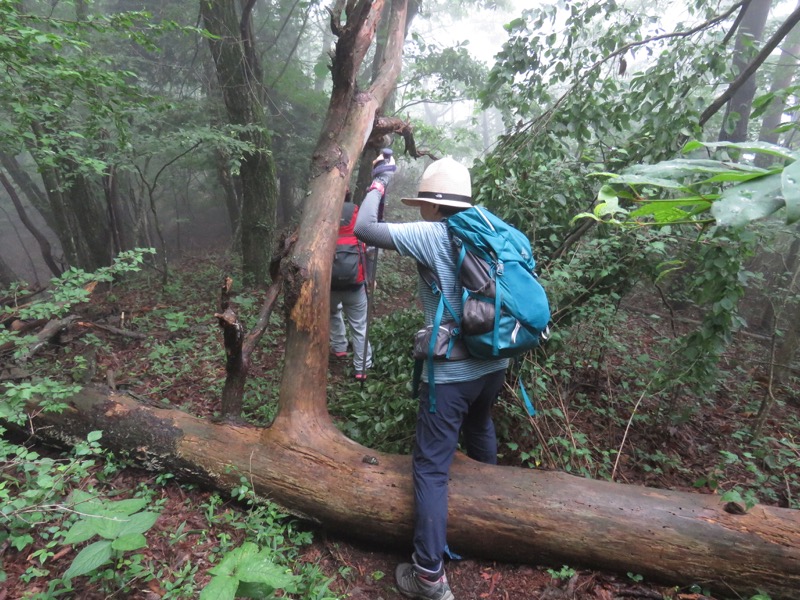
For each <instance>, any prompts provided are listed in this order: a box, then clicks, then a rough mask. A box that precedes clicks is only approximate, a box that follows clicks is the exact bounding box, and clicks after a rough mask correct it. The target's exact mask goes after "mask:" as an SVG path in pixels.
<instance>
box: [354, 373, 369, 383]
mask: <svg viewBox="0 0 800 600" xmlns="http://www.w3.org/2000/svg"><path fill="white" fill-rule="evenodd" d="M366 380H367V374H366V373H364V372H362V371H356V381H366Z"/></svg>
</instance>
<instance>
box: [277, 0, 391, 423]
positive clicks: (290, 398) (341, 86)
mask: <svg viewBox="0 0 800 600" xmlns="http://www.w3.org/2000/svg"><path fill="white" fill-rule="evenodd" d="M383 4H384V0H374V1H370V0H360V1H359V2H358V3H357V4H355V5H354V6H350V7H349V8H348V12H347V22H346V23H343V22H342V17H343V9H344V5H343V4H342V5H338V8H337V9H336V10H333V11H332V12H331V27H332V29H333V31H334V34H336V35H337V36H338V38H339V39H338V42H337V44H336V54H335V58H334V61H333V69H332V71H333V91H332V93H331V100H330V104H329V106H328V112H327V115H326V118H325V122H324V124H323V127H322V131H321V134H320V137H319V141H318V142H317V147H316V149H315V151H314V154H313V156H312V164H311V181H310V183H309V187H308V189H309V191H310V195H309V197H308V198H306V201H305V205H304V211H303V217H302V221H301V225H300V231H299V234H298V240H297V243H296V244H295V246H294V250H293V252H292V254H291V256H290V257H289V259H288V260H286V261H284V263H283V264H282V272H283V274H284V280H285V288H284V289H285V302H284V306H285V310H286V313H287V319H286V321H287V335H286V351H285V361H284V371H283V377H282V380H281V390H280V401H279V410H278V416H277V417H276V422H281V423H282V424H281V427H286V428H287V431H295V434H296V435H300V436H303V435H305V433H304V432H305V431H306V430H307V428H311V429H312V430H313V429H316V428H317V427H320V426H323V425H326V424H329V423H330V416H329V415H328V412H327V407H326V405H325V389H326V382H327V371H328V333H329V305H330V289H331V286H330V276H331V263H332V261H333V253H334V252H333V251H334V247H335V244H336V234H337V232H338V227H337V224H338V222H339V215H340V213H341V209H342V203H343V200H344V192H345V187H346V185H347V182H348V181H349V179H350V175H351V173H352V170H353V167H354V165H355V162H356V160H357V159H358V156H359V155H360V154H361V150H362V148H363V147H364V143H365V141H366V140H367V139H368V138H369V133H370V130H371V128H372V124H373V121H374V119H375V113H376V111H377V109H378V107H379V106H380V105H381V104H382V103H383V101H384V99H385V98H386V96H387V95H388V94H389V93H390V92H391V90H392V89H393V88H394V85H395V82H396V81H397V77H398V75H399V73H400V63H401V58H402V47H403V35H404V27H405V21H406V0H394V1H393V2H392V11H391V15H390V18H389V32H390V33H389V35H388V38H387V47H386V52H385V54H384V61H383V64H382V68H381V70H380V75H379V76H378V77H377V78H376V79H375V81H374V82H373V84H372V85H371V86H370V87H369V89H367V90H366V91H363V92H361V91H359V90H358V89H357V86H356V74H357V73H358V70H359V68H360V65H361V63H362V61H363V60H364V56H365V55H366V53H367V50H368V49H369V46H370V44H371V43H372V40H373V36H374V34H375V30H376V28H377V26H378V20H379V18H380V14H381V11H382V9H383Z"/></svg>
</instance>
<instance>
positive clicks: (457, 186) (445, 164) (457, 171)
mask: <svg viewBox="0 0 800 600" xmlns="http://www.w3.org/2000/svg"><path fill="white" fill-rule="evenodd" d="M400 200H401V201H402V202H403V204H407V205H408V206H419V204H420V202H430V203H431V204H441V205H442V206H454V207H456V208H469V207H470V206H472V179H471V178H470V176H469V170H468V169H467V167H465V166H464V165H462V164H460V163H458V162H456V161H455V160H454V159H452V158H450V157H449V156H445V157H444V158H441V159H439V160H437V161H435V162H433V163H431V164H430V165H429V166H428V168H427V169H425V172H424V173H423V174H422V179H421V180H420V182H419V191H418V192H417V196H416V197H415V198H400Z"/></svg>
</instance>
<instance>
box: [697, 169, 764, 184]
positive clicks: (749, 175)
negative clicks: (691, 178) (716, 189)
mask: <svg viewBox="0 0 800 600" xmlns="http://www.w3.org/2000/svg"><path fill="white" fill-rule="evenodd" d="M776 172H777V171H775V170H770V171H766V170H764V169H759V170H758V171H751V172H740V171H725V172H724V173H719V174H717V175H714V177H709V178H708V179H704V180H703V181H699V182H698V184H703V183H726V182H729V183H738V182H743V181H750V180H751V179H757V178H759V177H763V176H764V175H769V174H771V173H776Z"/></svg>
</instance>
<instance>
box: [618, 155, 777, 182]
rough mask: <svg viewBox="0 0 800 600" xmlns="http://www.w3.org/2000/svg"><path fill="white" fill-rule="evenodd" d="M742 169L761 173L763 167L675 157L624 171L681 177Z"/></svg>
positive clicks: (653, 175)
mask: <svg viewBox="0 0 800 600" xmlns="http://www.w3.org/2000/svg"><path fill="white" fill-rule="evenodd" d="M732 171H743V172H747V173H753V174H763V173H764V169H760V168H758V167H753V166H750V165H746V164H741V163H729V162H724V161H719V160H710V159H691V158H677V159H674V160H665V161H662V162H659V163H656V164H654V165H636V166H633V167H630V168H628V169H625V173H630V174H632V175H641V176H643V177H666V178H682V177H686V176H688V175H697V174H701V175H705V174H708V173H729V172H732Z"/></svg>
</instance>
